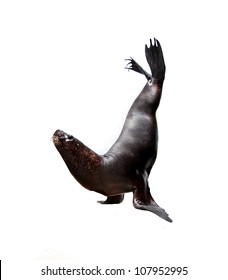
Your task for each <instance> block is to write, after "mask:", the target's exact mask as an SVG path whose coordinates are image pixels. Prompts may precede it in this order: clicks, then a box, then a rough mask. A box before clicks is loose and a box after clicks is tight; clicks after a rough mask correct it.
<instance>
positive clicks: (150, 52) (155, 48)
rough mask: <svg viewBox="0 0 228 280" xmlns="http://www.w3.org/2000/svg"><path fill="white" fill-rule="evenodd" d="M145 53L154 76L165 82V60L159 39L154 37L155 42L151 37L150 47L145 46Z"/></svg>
mask: <svg viewBox="0 0 228 280" xmlns="http://www.w3.org/2000/svg"><path fill="white" fill-rule="evenodd" d="M145 53H146V59H147V62H148V64H149V66H150V70H151V73H152V77H153V78H155V79H158V80H160V81H162V82H163V80H164V78H165V61H164V57H163V52H162V48H161V45H160V43H159V41H158V40H157V39H155V38H154V44H153V43H152V40H151V39H150V47H149V48H148V47H147V45H146V46H145Z"/></svg>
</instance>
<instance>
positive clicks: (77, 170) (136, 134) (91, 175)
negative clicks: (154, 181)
mask: <svg viewBox="0 0 228 280" xmlns="http://www.w3.org/2000/svg"><path fill="white" fill-rule="evenodd" d="M146 57H147V61H148V63H149V66H150V68H151V71H152V76H151V75H150V74H148V73H147V72H146V71H144V70H143V69H142V68H141V66H139V65H138V64H137V63H136V62H135V61H134V60H133V59H130V62H129V64H128V65H129V67H128V69H131V70H134V71H136V72H139V73H141V74H144V75H145V77H146V78H147V80H148V81H147V83H146V85H145V87H144V88H143V90H142V91H141V93H140V94H139V96H138V97H137V98H136V100H135V101H134V103H133V104H132V106H131V108H130V110H129V112H128V115H127V118H126V120H125V123H124V126H123V129H122V131H121V134H120V136H119V138H118V139H117V141H116V142H115V143H114V144H113V146H112V147H111V148H110V150H109V151H108V152H107V153H106V154H104V155H98V154H96V153H95V152H94V151H92V150H91V149H89V148H88V147H87V146H85V145H84V144H83V143H81V142H80V141H79V140H78V139H76V138H74V137H73V136H71V135H69V134H67V133H65V132H63V131H61V130H57V131H56V132H55V133H54V135H53V142H54V144H55V146H56V148H57V150H58V151H59V153H60V155H61V156H62V158H63V160H64V161H65V163H66V165H67V167H68V169H69V170H70V172H71V174H72V175H73V176H74V178H75V179H76V180H77V181H78V182H79V183H80V184H81V185H82V186H83V187H85V188H87V189H88V190H91V191H95V192H98V193H101V194H103V195H106V196H107V200H106V201H101V202H100V203H104V204H111V203H120V202H122V200H123V198H124V193H127V192H133V205H134V207H135V208H137V209H141V210H147V211H151V212H153V213H155V214H156V215H158V216H160V217H161V218H163V219H165V220H167V221H169V222H171V221H172V220H171V219H170V218H169V217H168V214H167V213H166V212H165V210H164V209H162V208H161V207H159V206H158V205H157V204H156V202H155V201H154V199H153V198H152V196H151V194H150V189H149V185H148V177H149V174H150V171H151V168H152V166H153V164H154V162H155V160H156V157H157V145H158V129H157V121H156V110H157V108H158V106H159V102H160V98H161V92H162V85H163V81H164V77H165V64H164V59H163V54H162V50H161V46H160V44H159V42H158V41H157V40H156V39H155V43H154V45H153V44H152V42H151V45H150V47H149V48H148V47H147V46H146Z"/></svg>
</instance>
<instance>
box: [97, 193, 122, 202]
mask: <svg viewBox="0 0 228 280" xmlns="http://www.w3.org/2000/svg"><path fill="white" fill-rule="evenodd" d="M123 199H124V194H119V195H113V196H108V197H107V199H106V200H104V201H100V200H99V201H97V202H98V203H101V204H118V203H121V202H122V201H123Z"/></svg>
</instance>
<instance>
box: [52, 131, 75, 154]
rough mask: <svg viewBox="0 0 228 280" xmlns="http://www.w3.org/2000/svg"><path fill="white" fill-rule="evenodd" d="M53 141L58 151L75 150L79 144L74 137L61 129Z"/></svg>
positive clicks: (55, 134) (53, 137)
mask: <svg viewBox="0 0 228 280" xmlns="http://www.w3.org/2000/svg"><path fill="white" fill-rule="evenodd" d="M52 141H53V143H54V145H55V147H56V148H57V149H58V150H73V149H74V148H75V145H76V144H77V143H76V142H78V140H77V139H76V138H74V137H73V136H72V135H70V134H67V133H66V132H64V131H62V130H59V129H58V130H56V132H55V133H54V134H53V136H52Z"/></svg>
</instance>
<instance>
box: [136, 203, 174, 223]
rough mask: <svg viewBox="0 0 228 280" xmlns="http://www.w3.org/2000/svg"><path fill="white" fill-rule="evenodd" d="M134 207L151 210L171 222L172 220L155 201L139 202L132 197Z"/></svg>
mask: <svg viewBox="0 0 228 280" xmlns="http://www.w3.org/2000/svg"><path fill="white" fill-rule="evenodd" d="M133 204H134V207H135V208H137V209H140V210H147V211H150V212H153V213H154V214H156V215H158V216H159V217H160V218H162V219H164V220H166V221H168V222H170V223H172V220H171V219H170V218H169V215H168V214H167V213H166V212H165V210H164V209H163V208H161V207H160V206H158V205H157V203H156V202H155V201H153V202H151V203H150V204H141V203H139V202H138V201H137V199H134V203H133Z"/></svg>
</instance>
